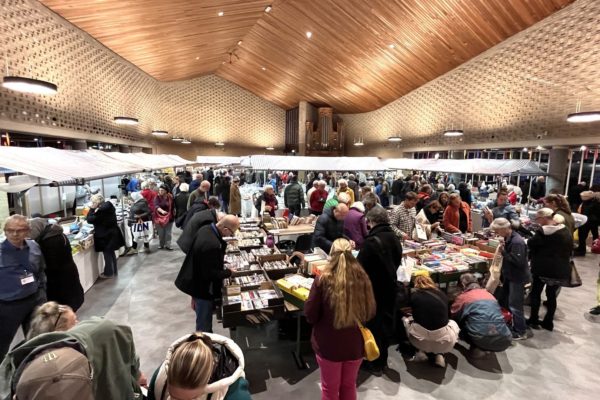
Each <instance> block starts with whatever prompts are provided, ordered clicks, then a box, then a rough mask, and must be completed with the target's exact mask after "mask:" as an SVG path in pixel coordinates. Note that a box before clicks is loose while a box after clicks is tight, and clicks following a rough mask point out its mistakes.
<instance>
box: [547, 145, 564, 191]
mask: <svg viewBox="0 0 600 400" xmlns="http://www.w3.org/2000/svg"><path fill="white" fill-rule="evenodd" d="M565 165H569V149H567V148H566V147H553V148H552V149H551V150H550V156H549V158H548V179H547V180H546V193H548V192H550V190H551V189H557V190H558V191H559V192H560V193H563V192H564V191H563V189H564V188H565V183H566V176H567V171H566V170H565Z"/></svg>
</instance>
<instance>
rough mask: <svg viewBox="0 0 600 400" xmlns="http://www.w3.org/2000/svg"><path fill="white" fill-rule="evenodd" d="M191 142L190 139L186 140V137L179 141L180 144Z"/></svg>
mask: <svg viewBox="0 0 600 400" xmlns="http://www.w3.org/2000/svg"><path fill="white" fill-rule="evenodd" d="M191 143H192V141H191V140H188V139H183V140H182V141H181V144H191Z"/></svg>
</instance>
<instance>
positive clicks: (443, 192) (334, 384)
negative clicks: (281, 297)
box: [0, 169, 600, 400]
mask: <svg viewBox="0 0 600 400" xmlns="http://www.w3.org/2000/svg"><path fill="white" fill-rule="evenodd" d="M363 175H364V174H363ZM246 176H247V175H246V174H245V173H243V174H235V173H233V172H232V171H218V172H217V173H215V171H213V170H212V169H209V170H206V171H203V172H198V173H197V174H195V176H193V177H192V176H187V175H186V174H179V175H177V176H169V175H165V176H162V177H160V178H158V177H157V178H150V179H146V180H143V181H141V182H140V181H139V180H137V179H135V182H134V180H133V179H132V180H131V181H130V182H129V184H128V185H127V187H126V191H127V193H128V195H129V197H130V199H131V205H130V210H129V216H128V219H127V221H128V225H130V226H134V225H135V224H139V223H144V222H152V223H153V225H154V227H155V230H156V233H154V232H151V234H150V235H148V236H146V237H143V238H141V237H139V236H138V237H136V238H137V239H138V240H142V241H143V246H142V247H140V245H139V244H138V243H137V240H134V241H133V242H132V245H131V247H130V248H129V247H128V248H127V249H126V250H125V253H124V254H129V255H131V254H135V253H137V252H139V251H150V249H151V246H150V240H149V239H150V238H151V237H152V236H154V235H155V234H156V236H157V237H158V249H159V250H161V249H162V250H166V251H169V250H173V248H174V247H173V244H172V229H173V225H176V227H177V228H180V229H181V234H180V237H179V239H178V241H177V245H178V247H179V248H180V249H181V250H182V251H183V252H184V253H185V260H184V261H183V264H182V266H181V269H180V271H179V274H178V276H177V279H176V281H175V286H176V287H177V288H178V289H179V290H181V291H182V292H184V293H186V294H188V295H189V296H190V297H191V306H192V308H193V309H194V310H195V313H196V327H195V328H196V329H195V333H192V334H186V335H184V336H183V337H181V338H179V339H178V340H176V341H175V342H174V343H173V344H172V346H171V347H170V348H169V349H168V351H167V356H166V358H165V360H164V362H163V363H162V364H161V365H160V366H157V367H158V368H157V369H156V371H155V372H154V373H153V374H151V375H150V376H151V378H150V379H148V378H147V377H146V375H144V374H143V373H142V372H141V371H140V370H139V359H138V356H137V354H136V352H135V344H134V343H133V338H132V334H131V330H130V328H128V327H126V326H122V325H118V324H114V323H112V322H110V321H107V320H102V319H91V320H87V321H82V322H79V321H78V320H77V315H76V311H77V309H78V308H79V307H80V306H81V304H82V303H83V290H82V289H81V285H80V284H79V277H78V275H77V269H76V267H75V265H74V262H73V258H72V255H71V251H70V246H69V243H68V240H67V239H66V237H65V236H64V234H63V233H62V229H57V227H56V226H55V225H52V224H49V223H48V221H47V220H45V219H43V218H35V219H33V220H27V219H26V218H25V217H23V216H19V215H13V216H11V217H9V218H8V219H7V220H6V221H5V224H4V232H5V234H6V237H7V240H6V241H5V242H3V243H2V244H1V245H0V262H1V263H2V264H1V265H0V266H1V267H2V268H0V357H2V358H4V361H3V364H2V366H1V367H0V374H2V376H3V380H2V382H3V384H2V385H0V396H2V397H3V398H4V397H5V396H11V397H12V396H15V395H16V398H36V397H35V393H42V392H44V393H46V394H48V395H49V396H54V397H45V398H61V399H67V397H65V396H64V393H66V391H65V390H67V389H66V388H69V389H68V391H70V393H71V392H76V393H78V395H77V396H76V397H73V398H78V399H79V398H107V399H108V398H110V399H112V398H115V399H116V398H135V396H134V394H135V393H140V387H147V388H148V395H149V398H150V399H164V400H166V399H169V398H171V399H192V398H204V397H203V396H206V395H207V394H210V396H211V398H214V399H247V398H250V394H249V392H248V382H247V381H246V380H245V375H244V368H245V365H244V357H243V354H242V351H241V349H240V348H239V347H238V346H237V345H236V344H235V343H234V342H233V341H232V340H231V339H229V338H225V337H223V336H220V335H216V334H214V333H212V330H213V329H212V328H213V327H212V321H213V311H214V308H215V300H216V299H218V298H220V296H221V287H222V284H223V279H225V278H227V277H229V276H231V273H232V272H231V271H230V270H229V269H228V268H227V267H226V265H225V264H224V255H225V248H226V243H225V241H224V238H225V237H227V236H233V235H234V234H235V232H236V231H237V230H238V229H239V226H240V221H239V218H238V216H239V215H240V213H241V195H240V185H243V184H244V183H245V182H247V180H246ZM363 177H364V176H363ZM306 178H307V179H306V189H304V188H303V187H302V185H301V184H300V183H299V181H298V175H297V174H295V173H292V172H289V173H274V174H270V175H268V176H267V179H266V182H264V183H265V185H264V186H263V190H262V192H261V193H260V194H258V195H257V196H256V201H255V207H256V208H257V211H259V212H260V213H268V214H270V215H271V216H275V215H276V211H277V210H278V209H279V208H280V207H281V208H287V209H288V210H289V211H290V213H291V214H292V215H298V216H299V215H301V214H302V213H303V212H309V213H312V214H314V215H315V216H317V221H316V225H315V231H314V235H313V245H314V246H315V247H320V248H321V249H323V250H324V251H326V252H327V253H328V254H329V255H330V259H329V262H328V264H327V265H326V266H325V268H324V270H323V272H322V274H321V275H320V276H318V277H317V278H316V279H315V281H314V284H313V286H312V288H311V290H310V295H309V298H308V300H307V301H306V304H305V315H306V319H307V321H308V322H309V323H310V324H311V325H312V326H313V330H312V336H311V343H312V346H313V349H314V351H315V354H316V357H317V362H318V364H319V367H320V374H321V389H322V396H323V399H354V398H356V378H357V374H358V371H359V369H360V368H363V369H365V370H366V371H368V372H369V373H372V374H374V375H381V374H383V373H385V372H386V371H387V369H388V357H389V354H388V349H389V348H390V346H391V345H392V344H393V343H400V344H404V345H405V346H404V347H403V353H405V354H404V355H405V357H406V360H407V362H418V361H427V360H428V361H430V362H431V363H432V364H433V365H435V366H438V367H442V368H444V367H445V366H446V361H445V354H446V353H448V352H450V351H451V350H452V349H453V348H454V346H455V344H456V343H457V341H458V340H459V339H462V340H464V341H465V342H467V343H469V344H470V346H471V352H472V355H473V357H483V356H485V355H486V354H488V353H490V352H502V351H504V350H506V349H507V348H508V347H509V346H510V345H511V344H512V343H513V341H519V340H525V339H528V338H530V337H531V336H532V335H533V334H532V329H533V330H535V329H545V330H548V331H553V329H554V315H555V312H556V308H557V301H558V300H557V299H558V297H559V292H560V288H561V286H563V284H564V283H565V282H567V281H568V280H569V279H570V272H571V267H570V263H571V259H572V256H573V255H582V254H585V251H586V242H585V241H586V239H587V236H588V234H589V232H592V235H593V236H594V238H596V237H597V232H596V233H594V232H595V231H594V229H596V231H597V228H598V221H599V220H600V218H599V216H598V210H599V208H600V196H599V195H598V191H597V190H594V188H592V190H582V191H580V192H579V193H578V194H579V196H580V198H581V202H579V204H577V205H576V206H577V207H578V210H579V211H581V213H583V214H584V215H586V216H587V217H588V218H587V221H586V222H585V224H584V225H583V226H582V227H579V228H578V230H579V239H578V244H579V247H577V248H576V249H574V246H573V244H574V242H573V234H574V232H575V229H576V227H575V225H576V224H575V222H574V218H573V215H572V212H571V206H572V204H569V203H570V199H567V198H565V197H564V196H562V195H560V194H556V193H550V194H548V195H546V194H545V192H544V193H542V192H540V193H535V195H536V196H537V195H538V194H539V197H538V199H537V200H536V201H539V202H540V203H541V204H542V205H543V207H542V208H540V209H538V210H537V212H536V214H535V218H534V224H533V226H534V229H533V233H532V235H531V237H530V238H528V240H527V241H525V240H524V238H523V236H522V235H521V234H520V231H519V229H521V227H520V225H519V215H518V213H517V210H516V209H515V207H514V205H515V203H516V202H517V201H518V200H519V196H521V195H522V194H519V195H516V194H515V193H516V192H515V189H514V186H513V188H510V187H509V186H510V185H506V187H504V188H503V187H501V188H500V189H499V190H497V193H496V196H495V200H494V201H492V202H490V203H489V204H487V206H486V207H485V208H484V209H483V222H484V225H486V226H489V228H490V229H491V230H492V231H493V232H495V234H496V235H497V237H498V238H499V239H500V245H499V248H498V254H499V255H501V256H502V262H501V281H502V284H501V285H500V287H499V288H498V289H497V290H494V291H492V292H489V291H488V290H486V289H485V288H484V287H482V281H481V279H480V278H479V277H477V276H475V275H473V274H470V273H466V274H463V275H462V276H461V277H460V282H459V287H460V289H461V292H460V293H459V294H458V296H456V298H451V297H449V296H448V295H447V293H445V292H444V291H442V290H440V289H439V288H438V286H437V285H436V284H435V283H434V282H433V281H432V279H431V278H430V277H429V276H428V275H426V274H419V275H418V276H416V277H415V278H414V282H413V285H414V288H413V289H412V292H411V293H410V294H409V295H408V297H407V296H406V288H405V287H402V285H401V284H400V283H399V282H398V281H397V278H396V269H397V268H398V266H399V265H400V264H401V262H402V256H403V248H402V241H403V240H410V239H421V240H425V239H428V238H431V237H433V236H435V235H436V234H438V233H440V232H441V231H442V230H443V231H446V232H451V233H455V232H456V233H458V232H461V233H468V232H472V229H473V228H472V221H471V206H473V205H474V203H475V199H474V197H473V193H474V192H478V194H479V195H481V194H482V192H483V191H484V190H483V189H485V195H489V193H490V190H489V189H490V188H488V187H487V186H486V187H485V188H484V187H483V185H482V188H483V189H479V190H476V191H473V190H472V189H473V188H472V187H470V186H469V185H468V184H466V183H464V182H460V183H459V184H458V185H457V189H455V186H454V184H453V183H451V182H448V181H446V178H447V177H446V178H442V179H435V177H433V178H434V179H433V181H432V180H431V178H432V176H431V175H430V176H424V177H421V176H419V175H418V174H414V175H412V176H410V177H409V178H403V177H400V176H399V177H396V179H394V180H392V181H391V182H390V181H388V179H386V178H384V177H383V176H379V177H376V178H375V179H372V180H369V179H361V178H362V177H361V174H347V175H346V176H342V177H336V176H333V175H330V176H327V175H326V174H324V173H311V174H308V175H307V177H306ZM364 178H366V177H364ZM250 179H256V180H260V175H259V174H256V175H255V176H254V177H252V178H250ZM536 184H537V185H538V187H539V185H540V184H541V183H540V182H539V180H538V182H537V183H536ZM532 193H533V191H532ZM279 195H281V197H282V200H278V197H279ZM485 195H483V196H480V197H483V198H485V197H486V196H485ZM532 197H533V194H532ZM280 202H282V203H283V204H280ZM305 209H307V211H304V210H305ZM87 220H88V222H89V223H90V224H93V225H94V228H95V231H94V239H95V242H94V246H95V250H96V251H98V252H102V253H103V254H104V259H105V269H104V273H103V275H102V277H103V278H110V277H113V276H116V275H117V273H118V268H117V260H116V256H115V251H116V250H118V249H119V248H121V247H123V246H125V238H124V235H123V233H122V231H121V229H120V228H119V226H118V224H117V218H116V211H115V207H114V205H113V204H112V203H111V202H110V201H109V200H107V199H104V198H103V197H102V195H101V194H96V195H94V196H92V198H91V207H90V210H89V213H88V216H87ZM582 228H583V229H582ZM582 238H583V239H582ZM354 250H358V255H357V256H355V255H353V251H354ZM66 283H68V284H66ZM529 283H531V294H530V304H531V310H530V313H529V316H528V317H527V316H526V315H525V309H524V304H525V300H526V299H525V294H526V291H525V286H526V285H527V284H529ZM599 285H600V283H599ZM544 289H545V292H546V298H547V301H546V302H545V303H544V304H545V305H546V311H545V313H543V312H542V307H541V305H542V301H541V294H542V291H543V290H544ZM401 300H402V301H401ZM401 303H403V307H399V304H401ZM591 313H592V314H596V315H598V314H600V305H598V306H597V307H594V308H593V309H592V310H591ZM541 314H543V318H542V315H541ZM20 326H21V327H22V328H23V332H24V334H25V340H24V341H23V342H22V343H19V344H17V345H16V346H15V347H14V348H13V349H12V350H10V345H11V343H12V341H13V340H14V337H15V335H16V333H17V331H18V329H19V327H20ZM363 326H364V327H366V328H368V329H369V330H370V331H371V333H372V334H373V337H374V339H375V342H376V344H377V347H378V349H379V357H377V358H376V359H374V360H371V361H366V360H363V358H364V356H365V352H364V340H363V336H362V333H361V328H362V327H363ZM9 350H10V351H9ZM48 355H50V356H48ZM4 356H6V357H4ZM48 360H50V361H49V362H51V363H53V364H55V365H54V366H53V367H52V368H47V367H46V368H45V367H44V366H43V365H42V364H43V362H48ZM57 371H59V372H60V374H63V373H67V372H68V373H69V374H71V375H69V376H72V377H73V378H72V379H59V381H60V384H56V383H57V382H58V381H57V375H58V374H59V372H57ZM98 371H103V372H102V373H97V372H98ZM60 376H63V375H60ZM74 388H76V389H74Z"/></svg>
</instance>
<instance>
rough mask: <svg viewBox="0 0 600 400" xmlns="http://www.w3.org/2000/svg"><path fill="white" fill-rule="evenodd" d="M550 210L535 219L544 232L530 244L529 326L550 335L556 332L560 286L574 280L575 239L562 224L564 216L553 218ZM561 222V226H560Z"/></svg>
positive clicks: (536, 236)
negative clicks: (543, 307)
mask: <svg viewBox="0 0 600 400" xmlns="http://www.w3.org/2000/svg"><path fill="white" fill-rule="evenodd" d="M553 214H554V211H552V210H551V209H550V208H542V209H541V210H538V211H537V213H536V215H535V221H536V222H537V223H538V224H540V225H542V230H541V231H538V232H536V233H535V235H534V236H533V237H532V238H531V239H529V240H528V241H527V246H528V247H529V257H530V259H531V274H532V276H533V282H532V287H531V314H530V317H529V319H528V320H527V324H528V325H529V326H530V327H532V328H534V329H539V328H540V326H541V327H542V328H544V329H547V330H549V331H551V330H553V329H554V313H555V312H556V296H557V294H558V289H559V288H560V282H566V281H568V280H569V278H570V276H571V265H570V260H571V251H572V250H573V246H572V236H571V232H570V231H569V229H568V228H567V227H566V226H565V225H564V224H563V223H562V222H563V221H564V218H563V217H562V216H561V215H558V214H556V215H554V217H553V216H552V215H553ZM559 222H560V223H559ZM544 286H546V297H547V299H548V301H547V304H546V309H547V311H546V316H545V317H544V320H543V321H541V322H540V320H539V310H540V303H541V297H542V290H543V289H544Z"/></svg>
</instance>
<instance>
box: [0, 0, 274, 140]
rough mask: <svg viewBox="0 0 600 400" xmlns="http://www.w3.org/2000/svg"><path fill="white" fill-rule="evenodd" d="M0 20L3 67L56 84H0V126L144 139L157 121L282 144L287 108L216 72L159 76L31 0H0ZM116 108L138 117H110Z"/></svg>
mask: <svg viewBox="0 0 600 400" xmlns="http://www.w3.org/2000/svg"><path fill="white" fill-rule="evenodd" d="M0 21H1V22H0V33H1V34H0V54H1V55H2V60H1V61H0V65H2V70H3V75H4V74H5V73H6V60H8V68H9V74H10V75H20V76H28V77H34V78H38V79H43V80H48V81H51V82H53V83H55V84H57V85H58V88H59V92H58V94H56V95H54V96H36V95H27V94H19V93H16V92H12V91H9V90H7V89H3V88H0V127H2V121H3V120H4V121H11V122H21V123H26V124H28V125H29V126H31V130H30V131H31V132H35V131H36V128H47V127H50V128H56V129H63V130H70V131H74V132H79V133H81V134H94V135H96V136H97V137H98V140H99V141H107V142H110V141H111V138H112V139H113V140H115V139H124V140H127V141H131V142H140V141H142V142H144V141H145V142H147V143H148V142H150V143H152V142H154V138H153V137H152V136H151V135H150V132H151V131H152V129H163V130H168V131H169V132H170V133H173V134H178V135H180V136H181V135H185V136H186V137H191V138H192V141H197V142H206V143H214V142H215V141H218V140H221V141H237V142H244V143H245V144H247V145H248V146H262V147H264V146H267V145H275V146H283V143H284V129H285V111H284V110H283V109H281V108H279V107H277V106H275V105H274V104H272V103H269V102H267V101H265V100H263V99H261V98H259V97H257V96H255V95H254V94H252V93H250V92H248V91H246V90H244V89H242V88H240V87H239V86H237V85H235V84H233V83H230V82H228V81H226V80H224V79H222V78H219V77H216V76H214V75H208V76H203V77H199V78H196V79H192V80H189V81H183V82H158V81H156V80H155V79H153V78H151V77H150V76H148V75H147V74H145V73H144V72H142V71H141V70H139V69H138V68H137V67H135V66H133V65H132V64H130V63H129V62H127V61H125V60H124V59H122V58H121V57H119V56H117V55H116V54H114V53H112V52H111V51H110V50H108V49H107V48H105V47H104V46H102V45H100V44H99V43H98V42H97V41H96V40H94V39H93V38H91V37H90V36H89V35H87V34H86V33H85V32H83V31H81V30H79V29H78V28H76V27H75V26H73V25H71V24H69V23H68V22H66V21H65V20H63V19H62V18H61V17H59V16H58V15H56V14H54V13H52V12H51V11H49V10H48V9H47V8H45V7H44V6H42V5H41V4H40V3H38V2H37V1H34V0H0ZM173 68H176V65H174V66H173ZM122 114H125V115H126V116H134V117H136V118H138V119H139V120H140V124H139V125H138V126H134V127H121V126H119V125H115V124H114V123H113V117H114V116H117V115H122ZM159 142H160V140H159ZM147 143H146V144H147Z"/></svg>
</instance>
